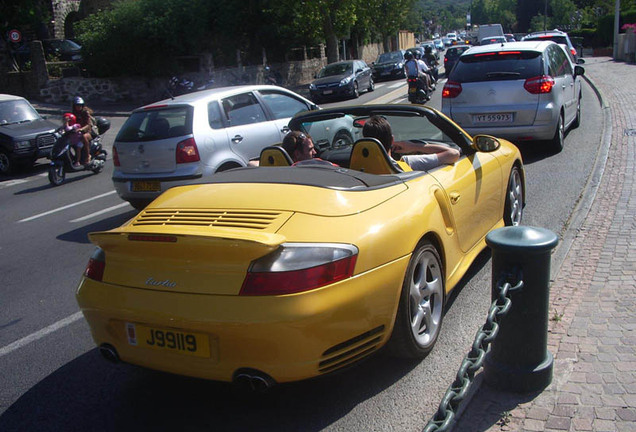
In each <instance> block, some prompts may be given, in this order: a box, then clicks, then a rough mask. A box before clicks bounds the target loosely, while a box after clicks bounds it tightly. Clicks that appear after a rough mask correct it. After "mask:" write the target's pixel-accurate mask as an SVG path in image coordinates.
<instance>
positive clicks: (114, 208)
mask: <svg viewBox="0 0 636 432" xmlns="http://www.w3.org/2000/svg"><path fill="white" fill-rule="evenodd" d="M127 205H128V203H127V202H124V203H121V204H117V205H116V206H112V207H108V208H105V209H104V210H100V211H96V212H95V213H91V214H89V215H86V216H82V217H81V218H77V219H73V220H72V221H71V222H82V221H85V220H86V219H90V218H92V217H95V216H99V215H101V214H104V213H108V212H110V211H113V210H117V209H120V208H122V207H126V206H127Z"/></svg>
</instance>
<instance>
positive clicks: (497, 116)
mask: <svg viewBox="0 0 636 432" xmlns="http://www.w3.org/2000/svg"><path fill="white" fill-rule="evenodd" d="M512 120H513V116H512V113H490V114H475V115H473V123H512Z"/></svg>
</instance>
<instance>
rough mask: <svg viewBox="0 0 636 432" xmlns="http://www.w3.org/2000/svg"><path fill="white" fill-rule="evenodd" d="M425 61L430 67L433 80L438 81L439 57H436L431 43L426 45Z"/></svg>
mask: <svg viewBox="0 0 636 432" xmlns="http://www.w3.org/2000/svg"><path fill="white" fill-rule="evenodd" d="M424 61H425V62H426V64H427V65H428V67H429V71H430V74H431V77H432V78H433V82H435V81H437V79H438V77H439V76H438V68H437V66H438V65H439V62H438V61H437V58H435V55H434V54H433V49H432V48H431V46H430V45H426V46H425V47H424Z"/></svg>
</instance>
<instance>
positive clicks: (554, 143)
mask: <svg viewBox="0 0 636 432" xmlns="http://www.w3.org/2000/svg"><path fill="white" fill-rule="evenodd" d="M564 142H565V121H564V120H563V114H559V120H558V122H557V126H556V130H555V131H554V137H553V138H552V139H551V140H550V141H549V142H548V145H549V146H550V150H552V152H553V153H560V152H561V150H563V145H564Z"/></svg>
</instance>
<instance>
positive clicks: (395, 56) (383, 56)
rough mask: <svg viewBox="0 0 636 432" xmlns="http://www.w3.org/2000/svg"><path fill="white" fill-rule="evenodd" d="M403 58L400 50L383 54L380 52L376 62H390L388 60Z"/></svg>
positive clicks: (394, 60)
mask: <svg viewBox="0 0 636 432" xmlns="http://www.w3.org/2000/svg"><path fill="white" fill-rule="evenodd" d="M402 60H404V56H403V55H402V52H400V51H394V52H388V53H384V54H380V57H378V60H377V61H376V63H390V62H401V61H402Z"/></svg>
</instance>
